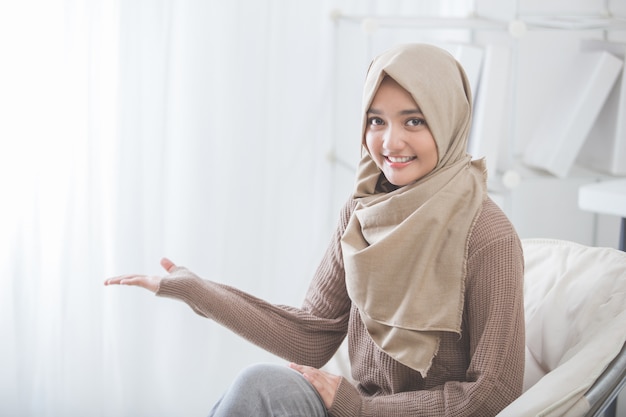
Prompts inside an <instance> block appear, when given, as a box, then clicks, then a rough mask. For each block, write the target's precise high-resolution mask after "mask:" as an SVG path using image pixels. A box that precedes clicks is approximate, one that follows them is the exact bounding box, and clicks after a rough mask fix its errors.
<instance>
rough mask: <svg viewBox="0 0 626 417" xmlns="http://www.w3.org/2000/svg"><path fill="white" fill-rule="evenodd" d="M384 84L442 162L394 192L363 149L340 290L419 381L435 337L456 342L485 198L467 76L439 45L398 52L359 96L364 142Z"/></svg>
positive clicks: (376, 65) (371, 75) (379, 63)
mask: <svg viewBox="0 0 626 417" xmlns="http://www.w3.org/2000/svg"><path fill="white" fill-rule="evenodd" d="M386 75H387V76H389V77H391V78H393V79H394V80H395V81H396V82H398V83H399V84H400V85H401V86H402V87H403V88H404V89H406V90H407V91H408V92H409V93H410V94H411V96H412V97H413V99H414V100H415V102H416V103H417V105H418V106H419V108H420V110H421V111H422V113H423V114H424V117H425V119H426V123H427V124H428V126H429V128H430V130H431V133H432V134H433V137H434V138H435V142H436V144H437V150H438V163H437V165H436V167H435V169H434V170H433V171H431V172H430V173H429V174H428V175H426V176H425V177H423V178H421V179H420V180H418V181H417V182H415V183H413V184H410V185H407V186H404V187H401V188H398V189H394V188H395V187H389V184H388V183H386V181H385V179H384V177H383V176H382V175H383V174H382V173H381V171H380V169H379V168H378V167H377V166H376V164H375V163H374V161H373V160H372V159H371V157H370V155H369V153H368V152H367V149H366V148H365V146H363V156H362V159H361V162H360V164H359V169H358V173H357V183H356V191H355V193H354V197H355V198H357V199H358V203H357V206H356V209H355V211H354V214H353V216H352V218H351V219H350V221H349V223H348V226H347V229H346V232H345V233H344V235H343V237H342V241H341V244H342V250H343V255H344V262H345V270H346V285H347V288H348V293H349V295H350V298H351V299H352V301H353V302H354V303H355V304H356V306H357V307H358V309H359V311H360V314H361V318H362V320H363V322H364V323H365V325H366V327H367V330H368V332H369V334H370V335H371V337H372V339H373V340H374V342H375V343H376V344H377V345H378V346H379V347H380V348H381V349H382V350H383V351H385V352H386V353H387V354H389V355H390V356H391V357H393V358H394V359H395V360H397V361H399V362H401V363H403V364H405V365H407V366H409V367H410V368H412V369H415V370H417V371H419V372H420V373H421V374H422V376H424V377H425V376H426V373H427V372H428V369H429V368H430V366H431V364H432V359H433V357H434V356H435V355H436V354H437V350H438V348H439V336H440V332H454V333H457V334H459V335H460V333H461V320H462V316H463V301H464V291H465V275H466V262H467V251H468V248H467V246H468V240H469V233H470V230H471V227H472V224H473V222H474V221H475V219H476V217H477V214H478V212H479V211H480V208H481V207H482V202H483V200H484V199H485V197H486V171H485V166H484V162H483V161H482V160H481V161H474V162H472V160H471V157H470V156H469V155H468V154H467V153H466V146H467V139H468V135H469V132H470V123H471V113H472V110H471V108H472V106H471V102H472V101H471V92H470V87H469V83H468V81H467V78H466V76H465V73H464V71H463V69H462V67H461V66H460V64H459V63H458V62H457V61H456V60H455V59H454V58H453V57H452V56H451V55H450V54H449V53H447V52H446V51H444V50H442V49H439V48H437V47H435V46H431V45H424V44H412V45H401V46H398V47H395V48H393V49H390V50H388V51H387V52H385V53H383V54H382V55H380V56H378V57H377V58H375V59H374V61H373V62H372V64H371V66H370V68H369V71H368V74H367V78H366V81H365V87H364V92H363V109H362V110H363V127H362V137H363V134H364V132H365V123H366V113H367V110H368V109H369V106H370V103H371V101H372V99H373V97H374V94H375V93H376V90H377V88H378V86H379V85H380V82H381V81H382V79H383V78H384V77H385V76H386Z"/></svg>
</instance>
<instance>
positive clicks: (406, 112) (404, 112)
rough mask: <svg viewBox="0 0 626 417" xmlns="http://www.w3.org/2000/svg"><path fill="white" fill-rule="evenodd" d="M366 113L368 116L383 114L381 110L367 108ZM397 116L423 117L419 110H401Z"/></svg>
mask: <svg viewBox="0 0 626 417" xmlns="http://www.w3.org/2000/svg"><path fill="white" fill-rule="evenodd" d="M367 113H368V114H370V113H371V114H378V115H380V114H383V112H382V111H381V110H378V109H374V108H369V109H368V110H367ZM398 114H400V115H401V116H406V115H410V114H416V115H421V116H423V115H424V114H423V113H422V111H421V110H420V109H407V110H402V111H400V113H398Z"/></svg>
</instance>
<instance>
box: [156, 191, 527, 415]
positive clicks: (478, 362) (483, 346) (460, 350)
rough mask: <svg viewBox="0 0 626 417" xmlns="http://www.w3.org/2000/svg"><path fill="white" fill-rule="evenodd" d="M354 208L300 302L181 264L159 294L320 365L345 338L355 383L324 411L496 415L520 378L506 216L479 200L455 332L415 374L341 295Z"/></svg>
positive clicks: (512, 244) (516, 281)
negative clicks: (256, 292) (276, 300)
mask: <svg viewBox="0 0 626 417" xmlns="http://www.w3.org/2000/svg"><path fill="white" fill-rule="evenodd" d="M354 205H355V203H354V201H350V202H348V203H347V204H346V206H345V207H344V209H343V211H342V213H341V216H340V219H339V227H338V228H337V230H336V232H335V235H334V236H333V239H332V240H331V243H330V245H329V247H328V249H327V251H326V254H325V256H324V259H323V260H322V262H321V263H320V265H319V267H318V270H317V272H316V274H315V276H314V279H313V281H312V282H311V286H310V288H309V290H308V292H307V295H306V298H305V300H304V303H303V305H302V307H301V308H295V307H289V306H281V305H272V304H269V303H267V302H265V301H263V300H260V299H258V298H256V297H253V296H251V295H249V294H246V293H244V292H242V291H239V290H237V289H235V288H232V287H229V286H226V285H223V284H218V283H215V282H211V281H206V280H202V279H200V278H198V277H197V276H195V275H194V274H193V273H191V272H190V271H188V270H187V269H185V268H177V269H176V271H175V272H174V273H173V274H171V276H170V277H169V278H165V279H163V280H162V281H161V285H160V288H159V291H158V292H157V295H159V296H165V297H171V298H176V299H179V300H181V301H184V302H186V303H187V304H188V305H189V306H190V307H191V308H192V309H193V310H194V311H195V312H196V313H198V314H200V315H201V316H204V317H207V318H210V319H212V320H215V321H216V322H218V323H220V324H222V325H224V326H226V327H228V328H230V329H231V330H232V331H234V332H236V333H237V334H239V335H241V336H242V337H244V338H246V339H248V340H249V341H251V342H253V343H255V344H257V345H258V346H260V347H262V348H264V349H266V350H268V351H270V352H272V353H274V354H276V355H278V356H280V357H282V358H284V359H286V360H287V361H293V362H296V363H300V364H305V365H310V366H314V367H318V368H319V367H322V366H323V365H324V364H326V362H327V361H328V360H329V359H330V358H331V357H332V356H333V354H334V353H335V352H336V350H337V349H338V347H339V346H340V344H341V342H342V341H343V339H344V337H345V336H346V335H347V336H348V340H349V343H348V345H349V351H350V358H351V367H352V377H353V379H354V380H355V381H357V385H356V386H353V385H352V384H351V383H350V382H349V381H348V380H346V379H342V381H341V383H340V385H339V389H338V392H337V394H336V397H335V401H334V403H333V405H332V407H331V409H330V410H329V414H330V415H331V416H336V417H357V416H377V417H386V416H388V417H403V416H478V417H489V416H494V415H496V414H497V413H498V412H499V411H500V410H502V409H503V408H504V407H505V406H506V405H508V404H509V403H510V402H512V401H513V400H514V399H515V398H517V397H518V396H519V395H520V394H521V392H522V383H523V377H524V306H523V257H522V256H523V255H522V249H521V245H520V242H519V239H518V237H517V234H516V233H515V231H514V229H513V227H512V226H511V224H510V222H509V221H508V219H507V218H506V217H505V216H504V214H503V213H502V212H501V211H500V209H499V208H498V207H497V206H496V205H495V204H494V203H493V202H492V201H491V200H486V201H485V203H484V205H483V209H482V211H481V213H480V215H479V217H478V218H477V220H476V223H475V224H474V228H473V229H472V232H471V235H470V243H469V255H468V275H467V278H466V283H465V289H466V293H465V309H464V314H463V326H462V335H461V337H460V338H459V336H458V335H457V334H453V333H449V334H448V333H443V334H442V335H441V345H440V348H439V352H438V354H437V356H436V357H435V358H434V360H433V365H432V367H431V369H430V370H429V372H428V375H427V376H426V378H422V377H421V375H420V374H419V372H416V371H414V370H412V369H410V368H408V367H406V366H404V365H402V364H400V363H398V362H396V361H395V360H393V359H392V358H391V357H390V356H388V355H387V354H385V353H384V352H383V351H381V350H380V349H379V348H378V347H377V346H376V345H375V344H374V343H373V341H372V340H371V338H370V336H369V334H368V332H367V329H366V328H365V327H364V325H363V323H362V322H361V320H360V315H359V312H358V310H357V309H356V308H355V307H354V306H353V305H352V303H351V301H350V299H349V298H348V295H347V292H346V286H345V280H344V271H343V261H342V254H341V247H340V244H339V241H340V237H341V235H342V234H343V231H344V230H345V226H346V224H347V222H348V219H349V218H350V215H351V213H352V210H353V209H354ZM389 285H393V282H390V283H389ZM268 383H271V382H270V381H268Z"/></svg>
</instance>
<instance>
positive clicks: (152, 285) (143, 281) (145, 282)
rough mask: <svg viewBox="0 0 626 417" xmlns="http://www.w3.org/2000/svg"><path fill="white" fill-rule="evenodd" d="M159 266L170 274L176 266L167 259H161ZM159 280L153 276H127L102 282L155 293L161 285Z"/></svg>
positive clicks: (159, 278)
mask: <svg viewBox="0 0 626 417" xmlns="http://www.w3.org/2000/svg"><path fill="white" fill-rule="evenodd" d="M161 266H162V267H163V269H165V270H166V271H167V272H172V270H173V269H174V268H175V267H176V265H175V264H174V263H173V262H172V261H170V260H169V259H167V258H163V259H161ZM161 279H162V277H157V276H153V275H138V274H127V275H120V276H117V277H114V278H109V279H107V280H106V281H104V285H134V286H137V287H142V288H145V289H146V290H150V291H152V292H157V291H158V289H159V285H160V284H161Z"/></svg>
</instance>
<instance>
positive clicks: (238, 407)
mask: <svg viewBox="0 0 626 417" xmlns="http://www.w3.org/2000/svg"><path fill="white" fill-rule="evenodd" d="M224 416H228V417H252V416H254V417H327V416H328V414H327V413H326V407H325V406H324V403H323V402H322V399H321V398H320V396H319V394H318V393H317V391H316V390H315V388H313V386H312V385H311V384H310V383H309V382H308V381H307V380H306V379H304V377H303V376H302V375H300V374H299V373H298V372H296V371H294V370H293V369H291V368H288V367H287V366H286V365H273V364H257V365H252V366H250V367H248V368H246V369H244V370H243V371H242V372H241V373H240V374H239V376H237V378H236V379H235V381H234V382H233V384H232V385H231V386H230V388H229V389H228V391H226V393H225V394H224V395H223V396H222V398H221V399H220V400H219V401H218V402H217V404H215V406H214V407H213V409H212V410H211V412H210V413H209V417H224Z"/></svg>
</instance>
